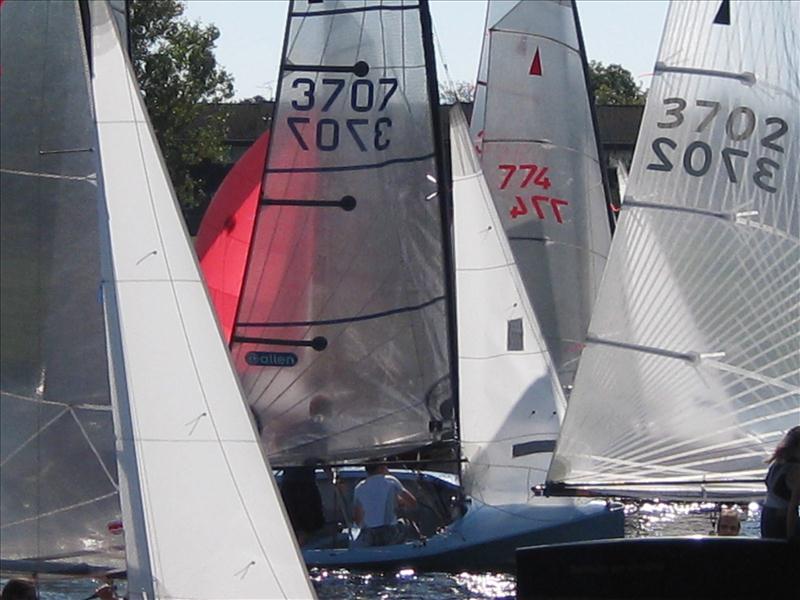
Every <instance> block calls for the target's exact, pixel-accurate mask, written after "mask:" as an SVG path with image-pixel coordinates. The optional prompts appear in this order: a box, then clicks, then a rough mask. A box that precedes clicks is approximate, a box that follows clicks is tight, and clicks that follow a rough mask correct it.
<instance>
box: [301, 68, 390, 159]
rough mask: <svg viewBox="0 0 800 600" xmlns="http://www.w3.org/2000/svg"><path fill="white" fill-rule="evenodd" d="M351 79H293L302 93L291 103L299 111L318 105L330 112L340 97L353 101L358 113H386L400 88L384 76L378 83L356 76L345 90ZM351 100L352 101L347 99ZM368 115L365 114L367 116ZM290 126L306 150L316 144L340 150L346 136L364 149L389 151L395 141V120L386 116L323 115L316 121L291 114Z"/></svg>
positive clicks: (319, 148) (341, 100) (322, 148)
mask: <svg viewBox="0 0 800 600" xmlns="http://www.w3.org/2000/svg"><path fill="white" fill-rule="evenodd" d="M346 84H347V82H346V80H344V79H339V78H335V77H331V78H324V79H322V81H320V82H319V85H318V84H317V82H316V81H314V80H313V79H309V78H307V77H299V78H297V79H295V80H294V81H292V84H291V86H292V88H293V89H295V90H297V91H298V92H299V93H300V94H301V96H300V97H299V98H297V99H294V100H292V102H291V106H292V108H293V109H294V110H296V111H299V112H306V111H311V110H313V109H314V108H315V107H316V108H318V109H319V112H320V113H326V112H328V111H330V109H331V108H332V107H333V106H334V103H335V102H336V101H337V100H340V103H345V107H347V104H349V107H350V109H352V110H353V111H354V112H356V113H369V112H372V111H376V112H382V111H383V110H385V109H386V105H387V104H388V103H389V100H390V99H391V97H392V96H393V95H394V93H395V91H397V79H396V78H394V77H381V78H380V79H379V80H378V82H377V84H375V83H374V82H372V81H371V80H369V79H356V80H355V81H353V82H352V84H350V87H349V89H348V90H347V91H346V92H344V94H345V95H344V96H342V92H343V91H344V90H345V87H347V86H346ZM348 100H349V102H347V101H348ZM366 116H367V115H366V114H365V117H366ZM286 125H287V126H288V127H289V131H291V132H292V135H293V136H294V138H295V140H296V141H297V143H298V144H299V146H300V148H302V149H303V150H308V149H309V148H310V147H311V146H312V145H313V146H315V147H316V149H317V150H321V151H323V152H333V151H334V150H338V149H339V146H340V144H341V143H342V139H343V138H345V139H348V138H349V139H350V140H352V143H353V144H354V145H355V147H356V148H358V149H359V150H360V151H361V152H367V151H369V150H371V149H373V148H374V149H375V150H386V149H387V148H388V147H389V145H390V144H391V140H390V139H389V131H390V129H391V127H392V120H391V119H390V118H389V117H386V116H382V117H378V118H376V119H368V118H353V119H334V118H329V117H323V118H320V119H317V120H316V122H315V123H313V124H312V119H311V118H310V117H299V116H291V117H287V119H286Z"/></svg>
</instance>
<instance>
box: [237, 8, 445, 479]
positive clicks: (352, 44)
mask: <svg viewBox="0 0 800 600" xmlns="http://www.w3.org/2000/svg"><path fill="white" fill-rule="evenodd" d="M427 18H429V17H428V16H427V5H426V4H425V3H419V2H408V1H405V2H399V1H398V2H393V1H390V2H361V1H358V2H355V1H352V2H344V1H340V2H328V1H326V2H320V1H317V2H293V3H292V4H291V5H290V9H289V16H288V24H287V32H286V42H285V48H284V54H283V60H282V64H281V72H280V85H279V90H278V101H277V103H276V108H275V114H274V118H273V125H272V133H271V140H270V150H269V153H268V158H267V168H266V173H265V177H264V182H263V190H262V201H261V206H260V208H259V212H258V215H257V217H256V226H255V232H254V235H253V243H252V246H251V249H250V256H249V261H248V265H247V270H246V274H245V281H244V287H243V290H242V295H241V300H240V307H239V312H238V316H237V322H236V324H235V329H234V336H233V344H232V351H233V356H234V360H235V363H236V368H237V370H238V372H239V374H240V376H241V379H242V382H243V385H244V388H245V391H246V394H247V397H248V399H249V401H250V403H251V405H252V407H253V411H254V412H255V413H256V415H257V417H258V420H259V422H260V423H261V425H262V426H263V433H262V439H263V440H264V442H265V443H266V444H267V447H268V449H269V453H270V456H271V459H272V460H273V462H274V463H275V464H278V465H287V464H297V463H302V462H304V461H306V460H309V459H323V460H326V461H338V460H343V459H350V458H363V457H368V456H374V455H385V454H388V453H390V452H394V451H401V450H407V449H410V448H417V447H420V446H423V445H425V444H429V443H432V442H435V441H437V440H439V439H442V438H446V437H449V436H450V435H451V434H452V432H453V428H454V425H453V399H452V390H451V370H452V367H453V365H452V364H451V360H450V356H449V352H450V350H449V344H450V335H449V332H448V311H449V310H450V306H451V302H450V301H449V291H448V286H447V285H446V281H447V273H448V265H447V264H446V252H448V251H449V240H448V239H447V229H446V227H444V226H443V223H442V216H441V213H442V202H443V199H442V198H441V194H439V193H438V189H437V188H438V186H437V180H441V177H440V176H439V175H438V173H437V168H438V165H437V157H436V153H435V149H434V146H435V144H434V136H433V128H432V114H431V98H432V97H433V98H435V97H436V93H437V90H436V83H435V75H434V73H433V68H434V65H433V61H432V60H431V57H430V56H429V55H430V53H431V49H430V47H428V48H427V49H426V48H425V46H426V44H423V37H424V35H427V36H428V37H429V36H430V33H429V31H428V33H427V34H425V30H424V23H423V22H424V20H425V19H427ZM427 46H430V44H427Z"/></svg>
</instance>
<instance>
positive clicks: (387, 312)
mask: <svg viewBox="0 0 800 600" xmlns="http://www.w3.org/2000/svg"><path fill="white" fill-rule="evenodd" d="M443 300H444V296H437V297H436V298H432V299H431V300H428V301H427V302H423V303H422V304H416V305H414V306H403V307H400V308H393V309H391V310H384V311H382V312H377V313H371V314H368V315H359V316H357V317H343V318H341V319H326V320H319V321H286V322H283V323H280V322H275V323H237V324H236V327H311V326H312V325H341V324H343V323H357V322H358V321H370V320H372V319H380V318H382V317H388V316H391V315H399V314H402V313H407V312H413V311H417V310H420V309H423V308H427V307H428V306H431V305H432V304H436V303H437V302H442V301H443Z"/></svg>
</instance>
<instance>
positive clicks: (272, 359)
mask: <svg viewBox="0 0 800 600" xmlns="http://www.w3.org/2000/svg"><path fill="white" fill-rule="evenodd" d="M244 359H245V361H247V364H248V365H252V366H254V367H293V366H295V365H296V364H297V355H296V354H294V353H293V352H248V353H247V354H246V355H245V357H244Z"/></svg>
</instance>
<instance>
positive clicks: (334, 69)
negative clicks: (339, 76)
mask: <svg viewBox="0 0 800 600" xmlns="http://www.w3.org/2000/svg"><path fill="white" fill-rule="evenodd" d="M283 70H284V71H311V72H316V73H352V74H353V75H355V76H356V77H366V75H367V73H369V65H368V64H367V63H366V62H364V61H363V60H360V61H358V62H357V63H355V64H354V65H352V66H351V65H293V64H291V63H286V64H285V65H283Z"/></svg>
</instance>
